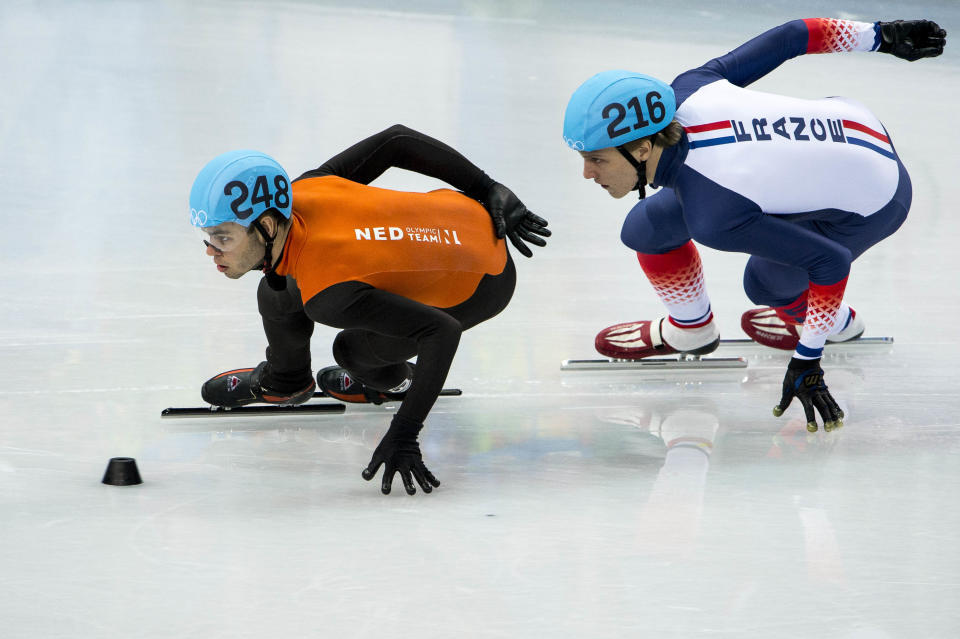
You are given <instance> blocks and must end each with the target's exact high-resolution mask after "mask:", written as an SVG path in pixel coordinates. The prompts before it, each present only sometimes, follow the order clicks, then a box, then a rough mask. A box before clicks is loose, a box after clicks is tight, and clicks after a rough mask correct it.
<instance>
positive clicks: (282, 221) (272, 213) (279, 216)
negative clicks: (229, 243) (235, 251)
mask: <svg viewBox="0 0 960 639" xmlns="http://www.w3.org/2000/svg"><path fill="white" fill-rule="evenodd" d="M265 217H272V218H273V221H274V222H276V223H277V227H278V228H283V227H284V226H285V225H286V224H289V223H290V220H289V219H288V218H286V217H284V216H283V213H281V212H280V211H279V210H278V209H275V208H273V207H270V208H269V209H267V210H266V211H264V212H263V213H261V214H260V217H258V218H257V219H258V220H262V219H263V218H265ZM256 230H257V227H255V226H254V225H253V223H251V224H250V226H248V227H247V234H252V233H253V232H254V231H256Z"/></svg>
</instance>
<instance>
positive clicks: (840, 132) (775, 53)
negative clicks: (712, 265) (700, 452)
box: [564, 18, 947, 432]
mask: <svg viewBox="0 0 960 639" xmlns="http://www.w3.org/2000/svg"><path fill="white" fill-rule="evenodd" d="M946 35H947V34H946V31H944V30H943V29H941V28H940V27H939V26H938V25H937V24H936V23H934V22H931V21H929V20H907V21H904V20H897V21H895V22H875V23H865V22H855V21H851V20H836V19H829V18H812V19H806V20H794V21H791V22H788V23H786V24H784V25H781V26H779V27H776V28H774V29H771V30H769V31H767V32H765V33H763V34H761V35H760V36H758V37H756V38H754V39H752V40H750V41H749V42H747V43H746V44H743V45H742V46H740V47H738V48H736V49H734V50H733V51H731V52H730V53H727V54H726V55H723V56H720V57H718V58H715V59H713V60H710V61H709V62H707V63H706V64H704V65H703V66H701V67H698V68H696V69H691V70H689V71H687V72H685V73H682V74H680V75H679V76H678V77H677V78H676V79H674V81H673V82H672V83H670V84H666V83H664V82H662V81H660V80H657V79H656V78H653V77H650V76H647V75H643V74H640V73H633V72H628V71H605V72H603V73H599V74H597V75H595V76H593V77H592V78H590V79H589V80H587V81H586V82H584V83H583V85H581V86H580V87H579V88H578V89H577V90H576V91H575V92H574V94H573V96H572V98H571V99H570V102H569V104H568V105H567V109H566V114H565V118H564V140H565V142H566V143H567V145H568V146H570V147H571V148H573V149H574V150H576V151H578V152H579V153H580V155H581V156H582V157H583V176H584V177H585V178H587V179H592V180H594V181H595V182H596V183H598V184H599V185H601V186H602V187H603V188H604V189H605V190H607V192H608V193H609V194H610V195H611V196H613V197H615V198H621V197H623V196H625V195H626V194H627V193H629V192H630V191H632V190H639V192H640V203H639V204H637V205H636V206H634V207H633V209H632V210H631V211H630V213H629V214H628V215H627V218H626V220H625V222H624V224H623V230H622V233H621V239H622V241H623V243H624V244H626V245H627V246H628V247H629V248H631V249H633V250H634V251H636V252H637V257H638V259H639V261H640V266H641V267H642V269H643V271H644V273H645V274H646V276H647V278H648V279H649V281H650V283H651V284H652V285H653V288H654V290H655V291H656V292H657V294H658V296H659V297H660V299H661V301H662V302H663V304H664V305H665V306H666V310H667V315H666V316H665V317H662V318H660V319H656V320H652V321H649V320H644V321H638V322H629V323H626V324H618V325H615V326H611V327H609V328H607V329H604V330H603V331H601V332H600V333H599V334H598V335H597V337H596V342H595V343H596V347H597V350H598V351H599V352H600V353H602V354H604V355H607V356H608V357H615V358H622V359H640V358H643V357H648V356H651V355H659V354H668V353H689V354H695V355H700V354H705V353H709V352H712V351H713V350H715V349H716V348H717V346H718V344H719V338H720V332H719V330H718V328H717V326H716V323H715V322H714V318H713V313H712V311H711V306H710V298H709V297H708V295H707V291H706V288H705V286H704V280H703V269H702V265H701V261H700V256H699V254H698V252H697V249H696V247H695V245H694V244H693V241H696V242H698V243H700V244H702V245H704V246H708V247H711V248H714V249H718V250H722V251H733V252H738V253H747V254H749V255H750V256H751V257H750V259H749V260H748V262H747V266H746V269H745V272H744V276H743V282H744V289H745V291H746V293H747V296H748V297H749V298H750V300H751V301H753V302H754V303H756V304H760V305H762V308H758V309H752V310H749V311H747V312H746V313H744V315H743V317H742V318H741V326H742V327H743V328H744V330H745V331H746V332H747V334H748V335H749V336H750V337H751V338H753V339H754V340H755V341H757V342H759V343H761V344H765V345H768V346H773V347H776V348H783V349H786V350H792V351H793V357H792V358H791V361H790V364H789V365H788V367H787V372H786V375H785V378H784V382H783V393H782V396H781V399H780V402H779V404H778V405H777V406H776V407H775V408H774V414H775V415H778V416H779V415H781V414H782V413H783V411H784V410H785V409H786V408H787V406H789V405H790V403H791V401H792V400H793V398H794V397H797V398H798V399H799V401H800V402H801V404H802V406H803V409H804V412H805V415H806V421H807V429H808V430H810V431H811V432H812V431H816V430H817V428H818V426H817V416H816V414H817V413H819V414H820V419H821V420H822V421H823V424H824V428H825V429H826V430H832V429H834V428H838V427H840V426H842V424H843V421H842V420H843V411H842V410H841V409H840V407H839V406H838V405H837V402H836V401H835V400H834V398H833V396H832V395H831V394H830V391H829V390H828V388H827V385H826V384H825V383H824V373H823V369H822V368H821V365H820V360H821V355H822V353H823V348H824V345H825V343H826V342H828V341H830V342H842V341H847V340H850V339H854V338H856V337H859V336H860V335H861V334H862V333H863V330H864V322H863V319H862V318H861V317H860V316H858V315H857V313H856V312H855V311H854V310H853V309H852V308H850V307H849V306H848V305H847V304H846V303H845V302H844V301H843V296H844V290H845V288H846V284H847V277H848V275H849V272H850V264H851V262H852V261H853V260H855V259H856V258H857V257H859V256H860V255H861V254H862V253H863V252H864V251H866V250H867V249H868V248H870V247H871V246H873V245H874V244H876V243H877V242H879V241H880V240H882V239H884V238H885V237H888V236H889V235H890V234H892V233H893V232H894V231H896V230H897V229H898V228H899V227H900V225H901V224H903V222H904V220H905V219H906V217H907V212H908V210H909V209H910V201H911V196H912V191H911V186H910V178H909V176H908V174H907V171H906V169H905V168H904V166H903V163H902V162H901V161H900V158H899V157H898V155H897V152H896V149H895V148H894V145H893V142H892V139H891V137H890V135H889V133H888V132H887V130H886V128H885V127H884V125H883V124H882V123H881V122H880V120H879V119H878V118H877V117H876V116H875V115H874V114H873V113H871V112H870V111H869V110H868V109H867V108H866V107H865V106H864V105H862V104H860V103H859V102H856V101H855V100H851V99H847V98H842V97H830V98H824V99H818V100H805V99H799V98H794V97H787V96H782V95H773V94H768V93H761V92H758V91H752V90H749V89H747V88H745V87H747V86H748V85H750V84H751V83H753V82H754V81H756V80H758V79H760V78H762V77H763V76H765V75H766V74H768V73H770V72H771V71H773V70H774V69H776V68H777V67H778V66H780V65H781V64H782V63H784V62H786V61H787V60H789V59H791V58H795V57H797V56H800V55H803V54H805V53H833V52H837V53H839V52H846V51H878V52H881V53H888V54H891V55H894V56H896V57H899V58H903V59H905V60H909V61H915V60H919V59H921V58H927V57H935V56H938V55H940V54H941V53H942V52H943V47H944V45H945V43H946ZM647 184H649V185H651V186H653V187H655V188H656V187H662V188H661V189H660V191H658V192H657V193H656V194H654V195H652V196H651V197H649V198H645V197H644V195H645V190H644V187H645V186H646V185H647Z"/></svg>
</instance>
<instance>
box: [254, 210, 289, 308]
mask: <svg viewBox="0 0 960 639" xmlns="http://www.w3.org/2000/svg"><path fill="white" fill-rule="evenodd" d="M253 228H255V229H257V231H258V232H259V233H260V236H261V237H262V238H263V241H264V242H266V244H267V246H266V248H265V249H264V252H263V264H262V265H261V270H262V271H263V275H264V277H266V278H267V285H268V286H269V287H270V288H271V289H273V290H275V291H283V290H286V288H287V278H285V277H284V276H283V275H279V274H277V273H276V272H275V271H274V270H273V267H274V264H273V260H272V257H273V240H274V238H272V237H270V236H269V235H268V234H267V229H265V228H263V225H262V224H260V220H259V218H258V219H256V220H254V221H253ZM278 261H279V260H278Z"/></svg>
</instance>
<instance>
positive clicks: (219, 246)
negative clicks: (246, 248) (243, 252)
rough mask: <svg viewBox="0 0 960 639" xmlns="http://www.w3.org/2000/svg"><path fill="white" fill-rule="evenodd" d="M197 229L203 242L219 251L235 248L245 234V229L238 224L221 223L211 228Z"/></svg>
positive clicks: (225, 251)
mask: <svg viewBox="0 0 960 639" xmlns="http://www.w3.org/2000/svg"><path fill="white" fill-rule="evenodd" d="M224 227H225V228H224ZM198 230H199V231H200V234H201V235H202V237H203V244H204V245H205V246H209V247H211V248H213V249H214V250H215V251H219V252H221V253H227V252H229V251H233V250H235V249H236V248H237V247H238V246H240V245H241V244H242V243H243V237H244V236H245V235H246V234H247V230H246V229H245V228H243V227H242V226H240V225H239V224H229V225H222V226H217V227H214V228H212V229H198Z"/></svg>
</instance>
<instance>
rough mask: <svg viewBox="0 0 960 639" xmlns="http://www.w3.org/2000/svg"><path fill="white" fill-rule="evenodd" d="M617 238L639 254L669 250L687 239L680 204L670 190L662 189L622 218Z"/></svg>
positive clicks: (688, 232)
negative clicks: (621, 226)
mask: <svg viewBox="0 0 960 639" xmlns="http://www.w3.org/2000/svg"><path fill="white" fill-rule="evenodd" d="M620 241H622V242H623V243H624V244H626V245H627V246H628V247H630V248H631V249H633V250H634V251H637V252H638V253H647V254H653V255H659V254H662V253H668V252H670V251H672V250H673V249H675V248H677V247H680V246H683V245H684V244H686V243H687V242H689V241H690V231H689V230H688V229H687V223H686V222H685V221H684V219H683V207H682V206H680V202H679V201H678V200H677V195H676V193H674V191H673V189H668V188H663V189H660V190H659V191H658V192H657V193H655V194H653V195H651V196H650V197H648V198H646V199H643V200H641V201H640V203H639V204H637V205H636V206H634V207H633V209H631V210H630V212H629V213H627V218H626V219H625V220H624V221H623V229H622V230H621V231H620Z"/></svg>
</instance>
